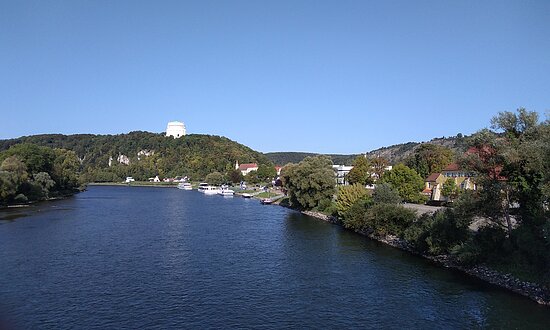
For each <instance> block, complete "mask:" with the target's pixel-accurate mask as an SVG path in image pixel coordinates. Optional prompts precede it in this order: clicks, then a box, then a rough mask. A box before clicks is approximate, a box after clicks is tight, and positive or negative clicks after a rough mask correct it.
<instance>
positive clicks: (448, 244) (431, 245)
mask: <svg viewBox="0 0 550 330" xmlns="http://www.w3.org/2000/svg"><path fill="white" fill-rule="evenodd" d="M428 231H429V235H428V237H427V238H426V242H427V243H428V252H430V253H431V254H446V253H449V252H450V251H451V248H453V247H454V246H455V245H458V244H460V243H463V242H464V241H466V239H467V238H468V227H467V226H464V224H463V223H461V221H459V219H458V218H457V217H456V216H455V214H454V213H453V211H452V210H450V209H446V210H443V211H437V212H435V213H434V214H433V216H432V221H431V223H430V225H429V229H428Z"/></svg>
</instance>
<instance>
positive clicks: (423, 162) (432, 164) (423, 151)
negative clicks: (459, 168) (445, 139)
mask: <svg viewBox="0 0 550 330" xmlns="http://www.w3.org/2000/svg"><path fill="white" fill-rule="evenodd" d="M453 160H454V154H453V151H452V150H451V149H449V148H447V147H443V146H440V145H436V144H429V143H427V144H421V145H420V146H419V147H418V148H417V149H416V150H415V151H414V153H413V154H412V155H411V156H409V157H407V159H406V160H405V165H407V166H408V167H410V168H412V169H413V170H415V171H416V172H417V173H418V174H420V176H421V177H423V178H426V177H428V176H429V175H430V174H431V173H440V172H441V171H442V170H443V169H444V168H445V166H447V165H449V164H450V163H452V162H453Z"/></svg>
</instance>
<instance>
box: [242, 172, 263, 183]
mask: <svg viewBox="0 0 550 330" xmlns="http://www.w3.org/2000/svg"><path fill="white" fill-rule="evenodd" d="M244 181H246V182H248V183H251V184H256V183H260V178H259V177H258V171H250V172H248V174H247V175H245V176H244Z"/></svg>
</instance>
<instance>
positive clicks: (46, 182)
mask: <svg viewBox="0 0 550 330" xmlns="http://www.w3.org/2000/svg"><path fill="white" fill-rule="evenodd" d="M32 177H33V181H34V182H36V183H37V184H38V185H39V186H40V187H41V188H42V193H43V195H44V196H45V197H46V198H48V197H49V193H50V189H51V188H52V187H53V186H55V181H53V180H52V178H51V177H50V175H49V174H48V173H46V172H39V173H36V174H33V176H32Z"/></svg>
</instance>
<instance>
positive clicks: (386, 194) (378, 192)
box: [372, 183, 402, 204]
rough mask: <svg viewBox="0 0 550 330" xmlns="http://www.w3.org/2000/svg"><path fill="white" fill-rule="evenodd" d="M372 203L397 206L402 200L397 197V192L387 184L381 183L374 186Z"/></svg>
mask: <svg viewBox="0 0 550 330" xmlns="http://www.w3.org/2000/svg"><path fill="white" fill-rule="evenodd" d="M372 201H373V202H374V203H375V204H382V203H385V204H399V203H401V201H402V199H401V197H400V196H399V192H398V191H397V190H395V189H393V187H392V186H391V184H389V183H381V184H378V185H376V188H374V193H373V194H372Z"/></svg>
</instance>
